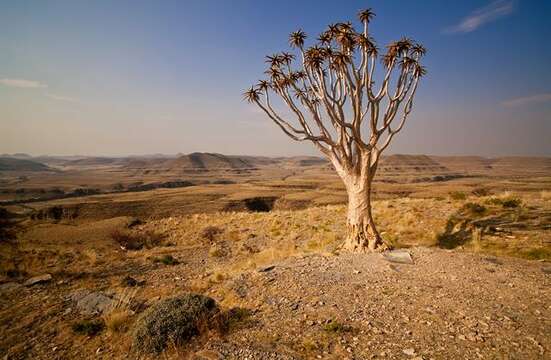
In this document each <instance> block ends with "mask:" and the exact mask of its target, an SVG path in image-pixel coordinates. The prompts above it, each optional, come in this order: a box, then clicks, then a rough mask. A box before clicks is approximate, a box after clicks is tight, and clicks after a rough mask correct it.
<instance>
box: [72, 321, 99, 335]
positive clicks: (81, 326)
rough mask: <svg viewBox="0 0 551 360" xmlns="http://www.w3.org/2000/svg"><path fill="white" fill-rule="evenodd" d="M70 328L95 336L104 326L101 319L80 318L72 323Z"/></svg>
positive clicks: (82, 333)
mask: <svg viewBox="0 0 551 360" xmlns="http://www.w3.org/2000/svg"><path fill="white" fill-rule="evenodd" d="M72 328H73V331H74V332H75V333H77V334H80V335H87V336H96V335H97V334H99V333H100V332H101V331H102V330H103V329H104V328H105V323H104V322H103V321H102V320H81V321H77V322H75V323H73V326H72Z"/></svg>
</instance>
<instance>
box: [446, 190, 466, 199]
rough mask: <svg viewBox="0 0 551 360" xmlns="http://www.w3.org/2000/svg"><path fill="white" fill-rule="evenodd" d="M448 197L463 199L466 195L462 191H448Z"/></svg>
mask: <svg viewBox="0 0 551 360" xmlns="http://www.w3.org/2000/svg"><path fill="white" fill-rule="evenodd" d="M450 198H451V199H452V200H465V199H466V198H467V195H466V194H465V193H464V192H463V191H452V192H450Z"/></svg>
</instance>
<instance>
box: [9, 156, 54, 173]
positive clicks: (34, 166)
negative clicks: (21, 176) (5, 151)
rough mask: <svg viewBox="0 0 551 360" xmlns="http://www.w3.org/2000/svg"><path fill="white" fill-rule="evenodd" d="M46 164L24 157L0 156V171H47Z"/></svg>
mask: <svg viewBox="0 0 551 360" xmlns="http://www.w3.org/2000/svg"><path fill="white" fill-rule="evenodd" d="M49 170H52V169H51V168H49V167H48V166H46V165H44V164H42V163H39V162H36V161H32V160H26V159H17V158H14V157H0V171H49Z"/></svg>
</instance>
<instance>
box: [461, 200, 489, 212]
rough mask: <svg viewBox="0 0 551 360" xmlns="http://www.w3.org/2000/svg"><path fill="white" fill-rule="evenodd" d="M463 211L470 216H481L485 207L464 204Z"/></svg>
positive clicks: (475, 204)
mask: <svg viewBox="0 0 551 360" xmlns="http://www.w3.org/2000/svg"><path fill="white" fill-rule="evenodd" d="M463 209H465V210H466V211H467V212H468V213H470V214H471V215H482V214H484V213H485V212H486V207H485V206H483V205H480V204H477V203H466V204H465V205H464V206H463Z"/></svg>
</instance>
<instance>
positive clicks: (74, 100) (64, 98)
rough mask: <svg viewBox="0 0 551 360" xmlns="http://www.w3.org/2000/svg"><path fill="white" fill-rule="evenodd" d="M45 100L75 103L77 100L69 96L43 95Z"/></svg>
mask: <svg viewBox="0 0 551 360" xmlns="http://www.w3.org/2000/svg"><path fill="white" fill-rule="evenodd" d="M45 95H46V97H47V98H50V99H52V100H58V101H66V102H77V101H78V100H77V99H75V98H72V97H69V96H63V95H57V94H50V93H48V94H45Z"/></svg>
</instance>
